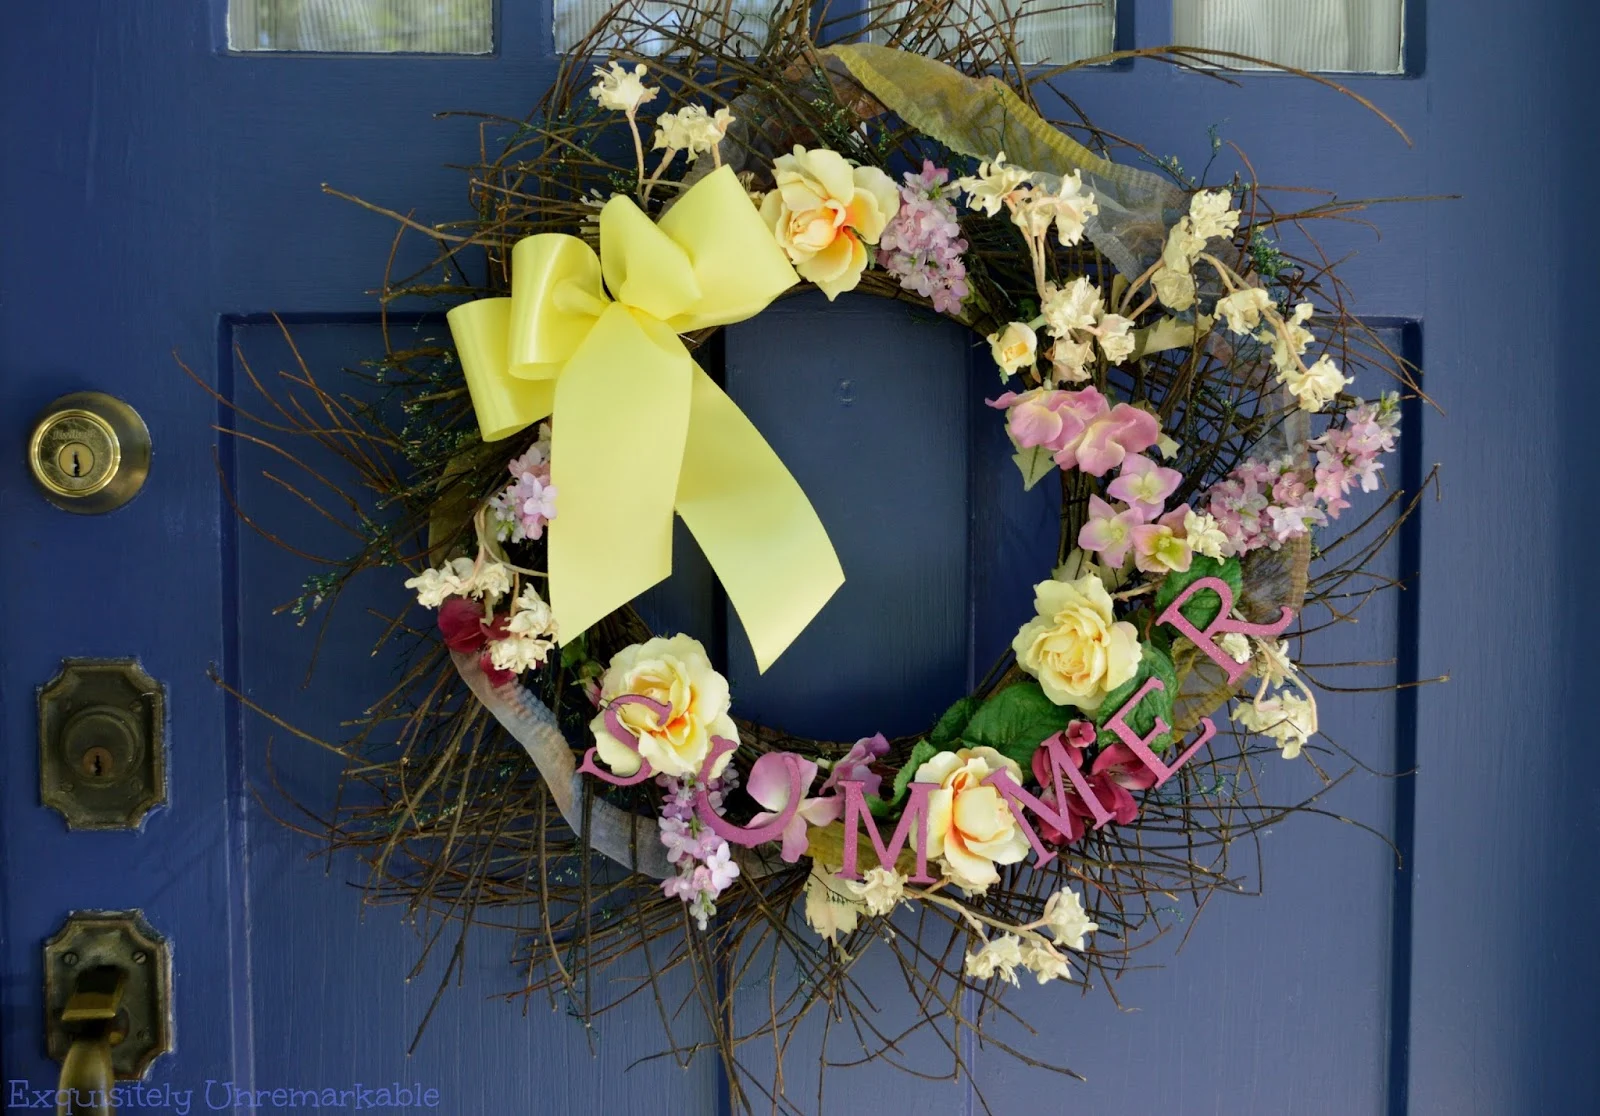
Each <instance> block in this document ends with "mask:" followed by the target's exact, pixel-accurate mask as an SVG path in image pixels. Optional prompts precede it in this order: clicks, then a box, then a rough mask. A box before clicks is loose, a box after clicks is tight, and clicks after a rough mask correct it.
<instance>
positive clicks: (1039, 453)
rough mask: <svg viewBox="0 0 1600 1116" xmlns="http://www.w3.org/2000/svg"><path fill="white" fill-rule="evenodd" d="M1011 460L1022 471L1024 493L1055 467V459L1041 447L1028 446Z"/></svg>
mask: <svg viewBox="0 0 1600 1116" xmlns="http://www.w3.org/2000/svg"><path fill="white" fill-rule="evenodd" d="M1011 460H1013V461H1015V462H1016V463H1017V468H1018V469H1020V470H1021V471H1022V489H1023V491H1024V492H1026V491H1028V490H1029V489H1031V488H1032V487H1033V486H1034V485H1036V484H1038V483H1039V482H1040V481H1041V480H1043V479H1044V478H1045V477H1047V476H1049V475H1050V472H1051V470H1053V469H1054V468H1055V467H1056V459H1055V458H1054V457H1052V456H1051V454H1050V451H1049V450H1047V449H1045V448H1044V447H1043V446H1030V447H1029V448H1027V449H1025V450H1019V451H1018V452H1017V453H1016V454H1015V455H1013V456H1012V458H1011Z"/></svg>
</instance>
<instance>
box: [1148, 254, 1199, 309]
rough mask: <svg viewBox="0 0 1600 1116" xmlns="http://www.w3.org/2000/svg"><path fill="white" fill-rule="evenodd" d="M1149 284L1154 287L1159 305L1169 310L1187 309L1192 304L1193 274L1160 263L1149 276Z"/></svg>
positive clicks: (1193, 294) (1193, 296) (1193, 291)
mask: <svg viewBox="0 0 1600 1116" xmlns="http://www.w3.org/2000/svg"><path fill="white" fill-rule="evenodd" d="M1150 285H1151V286H1152V287H1154V288H1155V291H1156V297H1157V298H1159V299H1160V300H1161V305H1163V306H1165V307H1167V309H1169V310H1180V311H1181V310H1187V309H1189V308H1190V307H1191V306H1193V305H1194V299H1195V287H1194V276H1193V275H1191V274H1189V272H1187V271H1179V270H1177V269H1175V268H1172V267H1169V266H1167V265H1166V264H1162V265H1161V266H1160V267H1158V268H1156V271H1155V274H1154V275H1152V276H1151V277H1150Z"/></svg>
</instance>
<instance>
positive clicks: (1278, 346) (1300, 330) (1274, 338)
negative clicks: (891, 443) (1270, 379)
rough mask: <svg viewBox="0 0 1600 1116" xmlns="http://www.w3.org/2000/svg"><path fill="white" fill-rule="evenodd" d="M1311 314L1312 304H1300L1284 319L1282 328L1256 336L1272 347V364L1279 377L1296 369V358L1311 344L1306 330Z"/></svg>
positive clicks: (1309, 332)
mask: <svg viewBox="0 0 1600 1116" xmlns="http://www.w3.org/2000/svg"><path fill="white" fill-rule="evenodd" d="M1311 314H1312V307H1311V303H1309V302H1302V303H1299V304H1298V305H1296V306H1295V308H1294V310H1293V312H1291V313H1290V315H1289V316H1288V317H1287V318H1285V319H1283V325H1282V326H1280V327H1277V328H1274V329H1264V330H1262V331H1261V332H1260V333H1258V334H1256V340H1258V341H1260V342H1261V343H1262V344H1265V345H1271V346H1272V364H1273V367H1274V368H1276V369H1277V370H1278V375H1280V376H1282V375H1283V374H1284V373H1286V372H1288V370H1289V369H1291V368H1294V367H1295V366H1296V363H1297V362H1296V361H1295V359H1294V358H1295V357H1297V356H1299V355H1300V354H1301V353H1303V352H1305V351H1306V347H1307V346H1309V345H1310V344H1311V341H1312V336H1311V331H1310V330H1309V329H1306V328H1305V324H1306V323H1307V322H1308V321H1310V320H1311Z"/></svg>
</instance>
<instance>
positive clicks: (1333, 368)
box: [1283, 355, 1350, 414]
mask: <svg viewBox="0 0 1600 1116" xmlns="http://www.w3.org/2000/svg"><path fill="white" fill-rule="evenodd" d="M1349 382H1350V377H1348V376H1346V375H1345V374H1344V373H1342V372H1340V371H1339V366H1338V365H1337V364H1335V363H1333V358H1332V357H1330V356H1326V355H1324V356H1322V357H1319V358H1318V359H1317V361H1316V363H1314V364H1313V365H1311V367H1310V368H1301V367H1300V366H1299V365H1298V364H1297V365H1295V366H1294V367H1293V368H1291V369H1289V370H1288V371H1286V372H1285V373H1284V374H1283V385H1284V387H1286V388H1288V389H1289V391H1290V392H1291V393H1293V395H1294V397H1295V398H1296V399H1298V400H1299V401H1300V409H1301V410H1302V411H1309V412H1310V413H1312V414H1315V413H1316V412H1318V411H1320V410H1322V408H1324V407H1326V406H1327V405H1328V404H1329V403H1331V402H1333V400H1334V398H1335V397H1336V396H1337V395H1338V394H1339V393H1340V392H1341V391H1343V390H1344V388H1345V385H1346V384H1348V383H1349Z"/></svg>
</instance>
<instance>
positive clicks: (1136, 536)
mask: <svg viewBox="0 0 1600 1116" xmlns="http://www.w3.org/2000/svg"><path fill="white" fill-rule="evenodd" d="M1188 516H1189V505H1187V504H1185V505H1183V506H1182V507H1178V508H1173V509H1172V510H1171V511H1169V512H1168V513H1167V514H1166V515H1164V516H1162V517H1161V518H1160V519H1157V520H1156V521H1155V522H1154V523H1141V524H1140V525H1139V526H1137V527H1135V528H1133V530H1132V532H1131V534H1132V535H1133V564H1134V565H1135V566H1137V567H1139V569H1140V570H1142V571H1143V572H1145V573H1148V574H1158V575H1165V574H1168V573H1183V572H1184V571H1185V570H1187V569H1188V568H1189V566H1190V565H1191V564H1192V563H1193V562H1194V552H1193V551H1192V550H1190V548H1189V542H1188V538H1187V532H1186V531H1185V529H1184V521H1185V520H1186V519H1187V518H1188Z"/></svg>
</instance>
